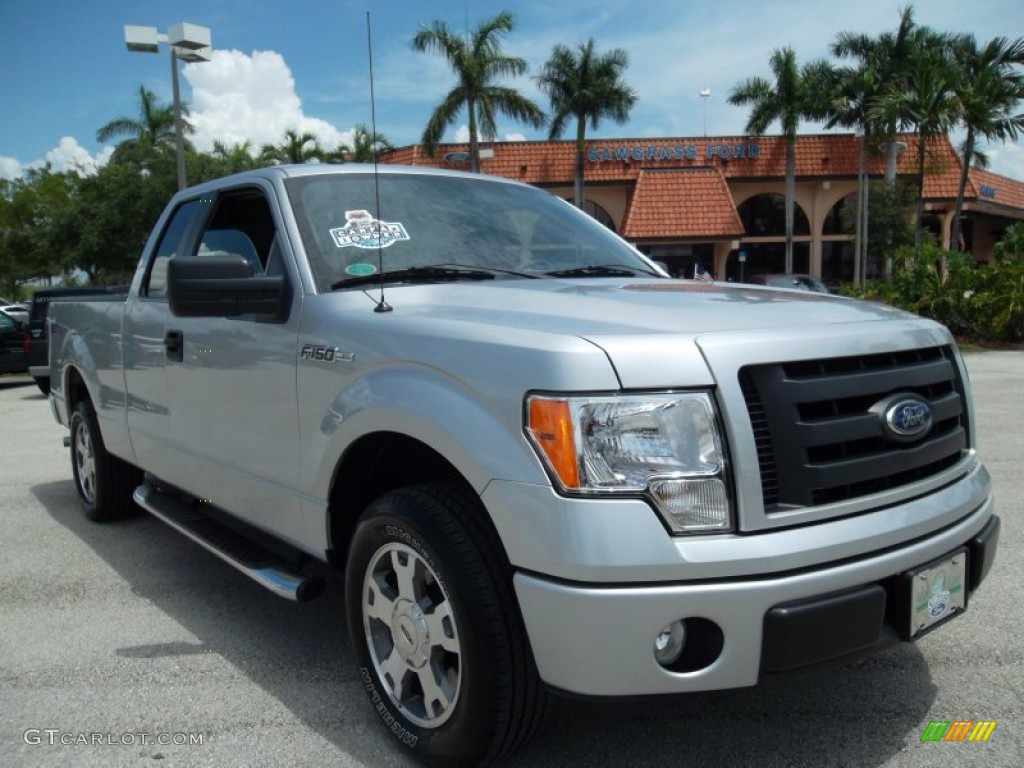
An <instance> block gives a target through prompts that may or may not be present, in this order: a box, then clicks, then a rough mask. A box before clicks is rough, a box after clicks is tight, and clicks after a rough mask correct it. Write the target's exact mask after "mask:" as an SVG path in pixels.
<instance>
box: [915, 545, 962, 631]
mask: <svg viewBox="0 0 1024 768" xmlns="http://www.w3.org/2000/svg"><path fill="white" fill-rule="evenodd" d="M910 575H911V598H910V636H911V637H914V636H915V635H918V634H920V633H922V632H924V631H925V630H927V629H930V628H932V627H934V626H935V625H937V624H940V623H942V622H943V621H946V620H947V619H951V618H952V617H953V616H956V615H957V614H958V613H961V612H962V611H963V610H964V609H965V608H966V607H967V583H966V582H967V550H965V549H960V550H957V551H956V552H954V553H953V554H951V555H949V556H947V557H944V558H943V559H941V560H936V561H934V562H932V563H929V564H928V565H925V566H923V567H921V568H919V569H917V570H916V571H912V572H911V574H910Z"/></svg>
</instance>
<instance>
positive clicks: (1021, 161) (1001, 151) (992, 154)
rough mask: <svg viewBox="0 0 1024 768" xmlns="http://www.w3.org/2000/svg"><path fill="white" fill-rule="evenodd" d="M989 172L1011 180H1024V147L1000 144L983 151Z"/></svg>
mask: <svg viewBox="0 0 1024 768" xmlns="http://www.w3.org/2000/svg"><path fill="white" fill-rule="evenodd" d="M985 152H987V153H988V160H989V170H990V171H992V172H993V173H998V174H1000V175H1001V176H1009V177H1010V178H1011V179H1024V147H1021V145H1020V144H1002V145H996V146H990V147H988V148H986V149H985Z"/></svg>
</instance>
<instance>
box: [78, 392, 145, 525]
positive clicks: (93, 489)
mask: <svg viewBox="0 0 1024 768" xmlns="http://www.w3.org/2000/svg"><path fill="white" fill-rule="evenodd" d="M71 470H72V472H73V474H74V476H75V488H76V490H77V491H78V496H79V498H81V500H82V504H83V505H84V506H85V514H86V516H87V517H88V518H89V519H91V520H96V521H98V522H102V521H105V520H116V519H119V518H122V517H128V516H129V515H132V514H134V513H135V512H136V511H137V510H138V507H136V506H135V502H134V501H132V494H133V493H134V491H135V488H136V487H137V486H138V485H139V483H141V482H142V472H140V471H139V470H138V469H137V468H136V467H133V466H132V465H131V464H128V463H127V462H125V461H122V460H121V459H119V458H117V457H116V456H112V455H111V454H109V453H107V449H106V447H105V446H104V445H103V436H102V435H101V434H100V429H99V423H98V422H97V421H96V412H95V411H94V410H93V407H92V403H90V402H89V401H88V400H82V401H81V402H79V403H78V405H77V406H76V407H75V411H74V413H72V414H71Z"/></svg>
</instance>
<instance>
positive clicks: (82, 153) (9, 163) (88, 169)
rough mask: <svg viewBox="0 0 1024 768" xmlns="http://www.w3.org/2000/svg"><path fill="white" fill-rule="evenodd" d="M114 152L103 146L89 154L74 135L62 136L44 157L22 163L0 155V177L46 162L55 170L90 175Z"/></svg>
mask: <svg viewBox="0 0 1024 768" xmlns="http://www.w3.org/2000/svg"><path fill="white" fill-rule="evenodd" d="M113 154H114V148H113V147H109V146H108V147H104V148H103V149H101V150H100V151H99V153H97V154H96V156H95V157H94V156H93V155H91V154H89V151H88V150H87V149H85V147H83V146H82V145H81V144H79V143H78V139H76V138H75V137H74V136H62V137H61V139H60V142H59V143H58V144H57V146H56V147H54V148H53V149H51V150H50V151H49V152H47V153H46V155H45V157H42V158H40V159H38V160H32V161H31V162H28V163H22V162H21V161H20V160H18V159H16V158H13V157H0V178H4V179H16V178H18V177H20V176H21V175H22V174H24V173H25V171H27V170H28V169H29V168H42V167H44V166H45V165H46V164H47V163H49V164H50V168H51V169H52V170H53V171H55V172H58V173H59V172H62V171H75V172H76V173H78V174H79V175H80V176H92V175H93V174H94V173H96V171H97V169H99V168H102V167H103V166H104V165H106V164H107V163H108V162H109V161H110V157H111V155H113Z"/></svg>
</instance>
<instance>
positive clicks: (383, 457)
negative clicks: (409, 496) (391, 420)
mask: <svg viewBox="0 0 1024 768" xmlns="http://www.w3.org/2000/svg"><path fill="white" fill-rule="evenodd" d="M437 482H442V483H456V484H459V485H464V486H466V487H467V488H471V487H470V485H469V483H468V482H467V480H466V478H465V477H463V476H462V474H461V473H460V472H459V471H458V470H457V469H456V468H455V467H454V466H452V464H451V463H450V462H449V461H448V460H447V459H445V458H444V457H443V456H442V455H441V454H439V453H438V452H437V451H435V450H434V449H433V448H431V447H430V446H428V445H426V444H425V443H421V442H420V441H419V440H416V439H414V438H411V437H409V436H407V435H401V434H397V433H395V432H380V433H376V434H373V435H366V436H365V437H362V438H360V439H359V440H358V441H356V442H355V443H354V444H353V445H352V446H351V447H350V448H349V449H348V450H347V451H346V452H345V455H344V456H343V457H342V460H341V462H340V464H339V465H338V467H337V469H336V470H335V472H334V480H333V482H332V483H331V491H330V495H329V497H328V509H327V514H328V518H329V520H330V529H329V533H330V547H331V550H330V553H329V560H330V562H331V564H332V565H335V566H336V567H339V568H344V563H345V557H346V556H347V553H348V545H349V541H350V540H351V538H352V533H353V531H355V527H356V523H357V522H358V521H359V516H360V515H361V514H362V512H363V510H364V509H366V507H367V506H368V505H369V504H370V502H372V501H373V500H374V499H376V498H377V497H378V496H381V495H382V494H384V493H387V492H388V491H392V490H394V489H396V488H404V487H406V486H410V485H419V484H421V483H437ZM471 490H472V489H471ZM485 516H486V515H485ZM487 524H488V525H490V524H491V523H490V519H488V520H487Z"/></svg>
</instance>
